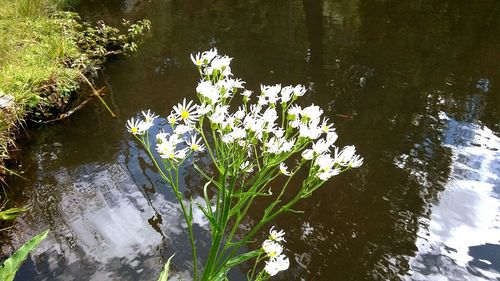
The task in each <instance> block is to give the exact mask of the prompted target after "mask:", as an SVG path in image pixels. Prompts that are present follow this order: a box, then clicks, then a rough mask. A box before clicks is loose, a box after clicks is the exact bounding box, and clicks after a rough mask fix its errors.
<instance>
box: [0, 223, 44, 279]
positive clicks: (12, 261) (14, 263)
mask: <svg viewBox="0 0 500 281" xmlns="http://www.w3.org/2000/svg"><path fill="white" fill-rule="evenodd" d="M48 233H49V230H48V229H47V230H45V231H44V232H42V233H40V234H38V235H37V236H35V237H33V238H32V239H31V240H30V241H28V242H26V243H25V244H24V245H22V246H21V248H19V249H18V250H17V251H16V252H15V253H14V254H13V255H12V256H11V257H10V258H8V259H7V260H6V261H4V263H3V265H2V267H0V280H3V281H13V280H14V277H15V276H16V272H17V271H18V270H19V267H20V266H21V264H22V263H23V262H24V260H25V259H26V258H27V257H28V255H29V253H30V252H31V251H32V250H33V249H35V248H36V247H37V246H38V244H40V242H42V240H43V239H45V237H47V234H48Z"/></svg>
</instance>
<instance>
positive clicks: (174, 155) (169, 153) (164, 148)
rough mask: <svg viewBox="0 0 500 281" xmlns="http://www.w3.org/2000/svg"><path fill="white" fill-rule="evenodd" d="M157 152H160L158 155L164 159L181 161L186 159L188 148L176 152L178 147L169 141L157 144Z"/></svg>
mask: <svg viewBox="0 0 500 281" xmlns="http://www.w3.org/2000/svg"><path fill="white" fill-rule="evenodd" d="M156 151H158V154H160V157H161V158H163V159H168V160H173V161H179V160H182V159H184V158H185V157H186V153H187V148H184V149H181V150H176V145H174V144H172V143H171V142H170V141H167V142H162V143H159V144H157V145H156Z"/></svg>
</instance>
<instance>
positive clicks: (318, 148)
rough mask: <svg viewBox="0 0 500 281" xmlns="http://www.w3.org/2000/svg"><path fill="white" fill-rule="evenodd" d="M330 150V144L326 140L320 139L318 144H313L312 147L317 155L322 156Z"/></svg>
mask: <svg viewBox="0 0 500 281" xmlns="http://www.w3.org/2000/svg"><path fill="white" fill-rule="evenodd" d="M329 148H330V144H329V143H328V142H327V141H326V140H324V139H320V140H318V141H317V142H315V143H313V145H312V149H313V150H314V152H315V153H317V154H322V153H323V152H326V151H327V150H328V149H329Z"/></svg>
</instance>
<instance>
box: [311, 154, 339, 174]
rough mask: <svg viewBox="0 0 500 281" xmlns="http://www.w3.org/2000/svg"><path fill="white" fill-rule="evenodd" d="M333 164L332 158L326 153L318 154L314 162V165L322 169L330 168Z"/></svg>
mask: <svg viewBox="0 0 500 281" xmlns="http://www.w3.org/2000/svg"><path fill="white" fill-rule="evenodd" d="M334 164H335V162H334V160H333V158H332V157H331V156H330V154H328V153H325V154H321V155H319V156H318V157H317V158H316V161H315V162H314V165H316V166H318V167H319V169H320V170H322V171H326V170H329V169H331V168H332V167H333V165H334Z"/></svg>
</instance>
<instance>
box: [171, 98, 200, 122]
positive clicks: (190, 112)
mask: <svg viewBox="0 0 500 281" xmlns="http://www.w3.org/2000/svg"><path fill="white" fill-rule="evenodd" d="M197 108H198V106H197V105H196V104H194V103H193V101H189V102H186V99H184V100H182V103H179V104H177V105H175V106H174V113H175V115H176V116H177V118H179V119H181V120H182V121H184V123H186V124H190V123H193V122H196V121H197V120H198V118H199V117H200V116H199V114H198V112H197Z"/></svg>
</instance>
